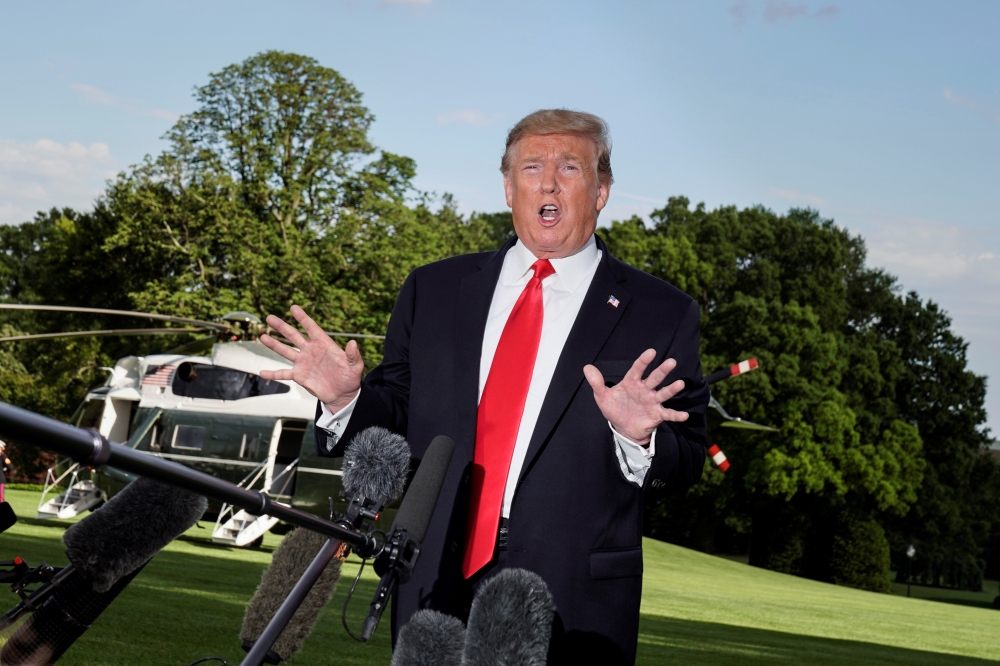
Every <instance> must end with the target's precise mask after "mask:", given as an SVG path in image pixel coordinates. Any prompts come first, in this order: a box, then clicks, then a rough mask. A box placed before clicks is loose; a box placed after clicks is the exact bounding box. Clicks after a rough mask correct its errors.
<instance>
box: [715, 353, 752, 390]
mask: <svg viewBox="0 0 1000 666" xmlns="http://www.w3.org/2000/svg"><path fill="white" fill-rule="evenodd" d="M759 367H760V364H759V363H758V362H757V359H755V358H748V359H747V360H745V361H740V362H739V363H734V364H733V365H731V366H729V367H728V368H723V369H722V370H717V371H715V372H713V373H712V374H710V375H709V376H708V377H706V378H705V381H707V382H708V383H709V384H714V383H716V382H721V381H722V380H723V379H729V378H730V377H735V376H736V375H743V374H746V373H748V372H750V371H751V370H756V369H757V368H759Z"/></svg>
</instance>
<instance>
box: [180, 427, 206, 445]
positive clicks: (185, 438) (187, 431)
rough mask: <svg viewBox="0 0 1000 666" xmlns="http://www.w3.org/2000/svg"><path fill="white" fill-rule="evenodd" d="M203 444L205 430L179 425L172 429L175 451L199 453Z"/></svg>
mask: <svg viewBox="0 0 1000 666" xmlns="http://www.w3.org/2000/svg"><path fill="white" fill-rule="evenodd" d="M204 443H205V429H204V428H199V427H198V426H184V425H179V426H177V427H175V428H174V441H173V443H172V446H173V448H175V449H188V450H190V451H201V447H202V446H203V445H204Z"/></svg>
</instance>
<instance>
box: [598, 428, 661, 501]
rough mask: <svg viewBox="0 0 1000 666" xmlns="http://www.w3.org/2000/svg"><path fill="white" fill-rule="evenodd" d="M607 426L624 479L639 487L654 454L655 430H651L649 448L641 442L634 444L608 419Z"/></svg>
mask: <svg viewBox="0 0 1000 666" xmlns="http://www.w3.org/2000/svg"><path fill="white" fill-rule="evenodd" d="M608 427H610V428H611V433H612V434H613V435H614V439H615V456H616V457H617V458H618V465H619V467H621V471H622V475H623V476H624V477H625V480H627V481H629V482H630V483H634V484H636V485H637V486H639V487H640V488H641V487H642V483H643V481H644V480H645V479H646V472H647V471H648V470H649V468H650V466H651V465H652V464H653V461H652V458H653V456H654V455H656V431H655V430H654V431H653V435H652V437H650V440H649V448H648V449H647V448H646V447H645V446H643V445H641V444H636V443H635V442H633V441H632V440H631V439H629V438H628V437H626V436H625V435H623V434H621V433H620V432H618V431H617V430H615V427H614V426H613V425H611V422H610V421H608Z"/></svg>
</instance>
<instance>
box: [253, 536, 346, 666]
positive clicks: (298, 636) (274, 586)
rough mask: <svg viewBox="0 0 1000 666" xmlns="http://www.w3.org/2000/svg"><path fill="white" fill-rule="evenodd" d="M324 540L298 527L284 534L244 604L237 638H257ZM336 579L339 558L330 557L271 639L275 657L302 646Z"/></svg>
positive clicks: (328, 598)
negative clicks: (317, 577) (240, 628)
mask: <svg viewBox="0 0 1000 666" xmlns="http://www.w3.org/2000/svg"><path fill="white" fill-rule="evenodd" d="M326 540H327V538H326V537H325V536H323V535H321V534H316V533H315V532H310V531H309V530H305V529H302V528H296V529H294V530H292V531H291V532H289V533H288V534H286V535H285V538H284V539H282V541H281V545H280V546H278V549H277V550H275V551H274V556H273V557H272V558H271V566H269V567H268V568H267V570H266V571H265V572H264V575H263V577H262V578H261V581H260V585H259V586H258V587H257V591H256V592H254V595H253V598H251V599H250V604H249V605H248V606H247V610H246V615H244V616H243V628H242V630H241V631H240V640H242V641H244V643H247V642H249V643H253V642H256V640H257V639H258V638H260V635H261V634H262V633H263V632H264V628H265V627H267V623H268V622H270V621H271V618H273V617H274V614H275V613H276V612H278V608H279V607H280V606H281V604H282V603H283V602H284V601H285V599H286V598H287V597H288V594H289V593H290V592H291V591H292V588H293V587H295V584H296V583H297V582H299V579H300V578H302V574H304V573H305V571H306V568H308V566H309V564H310V562H312V561H313V558H315V557H316V554H317V553H319V549H320V547H321V546H322V545H323V544H324V543H326ZM339 578H340V560H339V559H337V558H334V559H333V560H331V561H330V564H328V565H327V567H326V569H324V570H323V574H322V575H321V576H320V578H319V580H318V581H316V584H315V585H313V587H312V589H311V590H310V591H309V594H308V595H307V596H306V598H305V600H304V601H303V602H302V605H301V606H299V609H298V610H297V611H296V612H295V615H293V616H292V619H291V620H290V621H289V622H288V626H286V627H285V630H284V631H282V632H281V635H280V636H278V640H276V641H275V642H274V646H273V647H272V648H271V650H272V651H273V652H274V653H275V654H277V655H278V657H280V658H281V659H284V660H287V659H288V658H290V657H291V656H292V655H293V654H295V653H296V652H298V651H299V650H300V649H301V648H302V644H303V643H304V642H305V640H306V638H307V637H308V636H309V633H310V632H311V631H312V628H313V626H314V625H315V624H316V620H318V619H319V614H320V611H322V610H323V607H324V606H326V604H327V603H328V602H329V601H330V597H331V596H333V589H334V587H335V586H336V584H337V579H339Z"/></svg>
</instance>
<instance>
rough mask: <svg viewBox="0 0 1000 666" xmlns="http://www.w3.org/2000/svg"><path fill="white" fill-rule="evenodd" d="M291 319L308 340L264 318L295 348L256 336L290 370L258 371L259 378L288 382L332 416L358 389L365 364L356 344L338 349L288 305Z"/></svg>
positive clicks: (296, 308)
mask: <svg viewBox="0 0 1000 666" xmlns="http://www.w3.org/2000/svg"><path fill="white" fill-rule="evenodd" d="M292 316H293V317H295V320H296V321H298V322H299V323H300V324H302V327H303V328H305V329H306V333H307V334H308V336H309V337H308V338H307V337H305V336H304V335H302V333H300V332H299V331H298V330H297V329H295V328H294V327H292V326H289V325H288V324H287V323H285V322H284V321H282V320H281V319H279V318H278V317H275V316H274V315H268V316H267V323H268V325H269V326H271V328H273V329H275V330H276V331H278V333H280V334H281V335H283V336H284V337H285V338H286V339H287V340H289V341H290V342H291V343H292V345H294V346H295V347H292V346H291V345H286V344H283V343H281V342H278V341H277V340H275V339H274V338H272V337H271V336H270V335H262V336H260V341H261V342H262V343H264V346H265V347H267V348H268V349H270V350H271V351H273V352H275V353H277V354H280V355H281V356H283V357H285V358H287V359H288V360H289V361H291V362H292V367H291V368H289V369H287V370H261V371H260V376H261V377H263V378H264V379H282V380H291V381H293V382H295V383H296V384H298V385H299V386H301V387H302V388H304V389H305V390H307V391H309V392H310V393H312V394H313V395H314V396H316V397H317V398H319V400H320V402H322V403H324V404H325V405H326V406H327V408H329V409H330V411H331V412H333V413H335V414H336V413H337V412H339V411H340V410H341V409H343V408H344V407H346V406H347V405H348V404H350V402H351V400H353V399H354V396H355V395H357V392H358V389H360V388H361V375H362V372H363V371H364V367H365V365H364V363H363V362H362V361H361V352H360V351H359V350H358V343H357V342H355V341H354V340H351V341H350V342H348V343H347V344H346V345H344V348H343V349H341V348H340V345H338V344H337V343H336V342H334V341H333V340H332V339H331V338H330V336H329V335H327V334H326V333H325V332H324V331H323V329H322V328H320V326H319V324H317V323H316V322H315V321H313V319H312V318H311V317H310V316H309V315H307V314H306V313H305V310H303V309H302V308H300V307H299V306H298V305H293V306H292ZM296 347H297V349H296Z"/></svg>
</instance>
